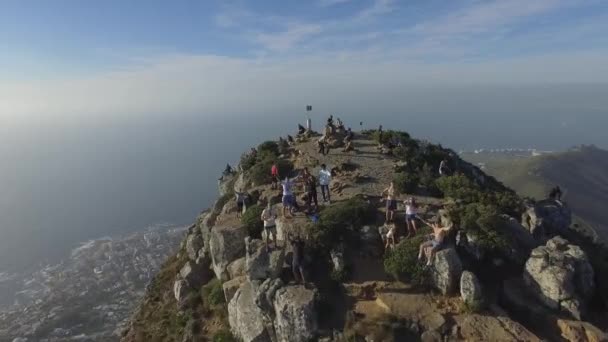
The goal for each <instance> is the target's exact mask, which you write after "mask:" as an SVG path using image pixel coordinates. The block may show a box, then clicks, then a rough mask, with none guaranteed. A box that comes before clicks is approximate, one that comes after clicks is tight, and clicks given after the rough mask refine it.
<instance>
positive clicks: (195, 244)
mask: <svg viewBox="0 0 608 342" xmlns="http://www.w3.org/2000/svg"><path fill="white" fill-rule="evenodd" d="M202 248H203V237H202V236H201V234H200V232H198V231H197V232H194V233H192V234H190V235H188V237H187V238H186V253H188V258H189V259H190V260H192V261H195V260H196V259H197V258H198V257H199V255H200V254H204V253H201V251H202Z"/></svg>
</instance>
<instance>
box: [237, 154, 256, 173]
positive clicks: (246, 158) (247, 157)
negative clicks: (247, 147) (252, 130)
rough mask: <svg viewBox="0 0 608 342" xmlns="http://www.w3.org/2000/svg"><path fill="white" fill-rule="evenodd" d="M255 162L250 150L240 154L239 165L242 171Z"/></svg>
mask: <svg viewBox="0 0 608 342" xmlns="http://www.w3.org/2000/svg"><path fill="white" fill-rule="evenodd" d="M256 162H257V158H256V156H254V155H253V154H252V153H250V152H247V153H243V154H242V155H241V162H240V163H239V165H240V167H241V169H242V170H243V171H247V170H249V169H251V168H252V167H253V166H254V165H255V163H256Z"/></svg>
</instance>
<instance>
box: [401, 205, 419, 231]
mask: <svg viewBox="0 0 608 342" xmlns="http://www.w3.org/2000/svg"><path fill="white" fill-rule="evenodd" d="M403 203H404V204H405V223H406V224H407V237H410V236H415V235H416V232H417V231H418V228H417V227H416V219H417V218H418V204H417V203H416V199H415V198H414V197H410V198H408V199H407V200H405V201H403ZM407 237H406V238H407Z"/></svg>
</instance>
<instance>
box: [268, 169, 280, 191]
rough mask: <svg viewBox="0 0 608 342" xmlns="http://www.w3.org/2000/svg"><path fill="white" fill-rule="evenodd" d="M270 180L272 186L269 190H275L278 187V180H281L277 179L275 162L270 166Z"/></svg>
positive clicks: (277, 171)
mask: <svg viewBox="0 0 608 342" xmlns="http://www.w3.org/2000/svg"><path fill="white" fill-rule="evenodd" d="M270 178H271V182H272V185H271V186H270V187H271V189H272V190H275V189H277V188H278V187H279V180H280V179H281V178H279V167H278V166H277V163H276V162H274V163H272V166H271V167H270Z"/></svg>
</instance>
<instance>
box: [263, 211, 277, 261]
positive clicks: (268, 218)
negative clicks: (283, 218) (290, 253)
mask: <svg viewBox="0 0 608 342" xmlns="http://www.w3.org/2000/svg"><path fill="white" fill-rule="evenodd" d="M260 218H261V220H262V221H264V231H265V232H266V250H268V245H269V243H268V242H269V240H270V235H272V243H273V245H274V246H275V247H276V245H277V225H276V222H275V221H276V219H277V213H276V211H275V210H274V208H273V207H272V203H271V202H270V201H268V206H267V207H266V209H264V210H263V211H262V216H261V217H260Z"/></svg>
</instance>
